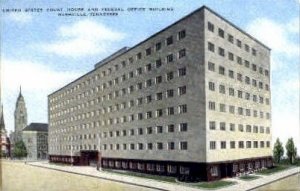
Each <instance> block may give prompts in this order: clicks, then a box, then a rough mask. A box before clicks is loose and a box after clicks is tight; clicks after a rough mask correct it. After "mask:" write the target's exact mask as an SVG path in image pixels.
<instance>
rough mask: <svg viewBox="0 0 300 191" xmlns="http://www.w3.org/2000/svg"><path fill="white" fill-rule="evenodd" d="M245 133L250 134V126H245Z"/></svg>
mask: <svg viewBox="0 0 300 191" xmlns="http://www.w3.org/2000/svg"><path fill="white" fill-rule="evenodd" d="M246 132H248V133H251V125H247V126H246Z"/></svg>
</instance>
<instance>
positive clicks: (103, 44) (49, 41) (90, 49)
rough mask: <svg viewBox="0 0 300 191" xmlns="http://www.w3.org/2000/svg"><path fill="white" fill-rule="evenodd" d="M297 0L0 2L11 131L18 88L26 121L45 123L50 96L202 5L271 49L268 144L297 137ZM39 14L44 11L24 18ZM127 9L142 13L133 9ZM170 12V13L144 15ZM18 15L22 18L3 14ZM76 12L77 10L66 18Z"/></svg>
mask: <svg viewBox="0 0 300 191" xmlns="http://www.w3.org/2000/svg"><path fill="white" fill-rule="evenodd" d="M299 3H300V1H299V0H264V1H261V0H251V1H246V0H184V1H183V0H153V1H146V0H143V1H142V0H134V1H133V0H127V1H122V0H101V1H99V0H87V1H84V2H82V1H78V0H74V1H66V0H63V1H62V0H60V1H57V0H53V1H51V2H45V1H37V0H34V1H30V0H27V1H26V2H25V1H15V0H2V1H1V4H0V6H1V13H0V14H1V15H0V16H1V17H0V18H1V22H0V32H1V33H0V34H1V40H0V43H1V52H0V53H1V54H0V55H1V58H0V59H1V65H2V66H1V78H2V98H3V100H2V102H3V106H4V115H5V116H4V117H5V123H6V128H7V130H8V131H11V130H13V129H14V109H15V104H16V100H17V96H18V94H19V87H20V86H22V94H23V96H24V98H25V102H26V106H27V112H28V123H31V122H46V123H47V121H48V119H47V117H48V114H47V96H48V95H49V94H51V93H52V92H54V91H55V90H57V89H59V88H60V87H62V86H64V85H66V84H67V83H69V82H71V81H73V80H74V79H76V78H78V77H80V76H82V75H83V74H85V73H87V72H88V71H90V70H92V69H93V67H94V64H96V63H97V62H99V61H100V60H102V59H103V58H105V57H107V56H109V55H110V54H112V53H113V52H115V51H117V50H119V49H120V48H122V47H124V46H129V47H132V46H134V45H135V44H137V43H139V42H140V41H142V40H144V39H145V38H147V37H148V36H150V35H151V34H153V33H155V32H158V31H159V30H161V29H163V28H165V27H166V26H168V25H170V24H172V23H173V22H175V21H177V20H178V19H180V18H182V17H183V16H185V15H187V14H189V13H190V12H192V11H193V10H195V9H197V8H199V7H201V6H203V5H206V6H208V7H209V8H211V9H212V10H214V11H215V12H217V13H219V14H220V15H222V16H223V17H225V18H226V19H227V20H229V21H231V22H232V23H234V24H235V25H237V26H238V27H240V28H241V29H243V30H245V31H246V32H247V33H249V34H251V35H252V36H254V37H255V38H257V39H258V40H260V41H261V42H263V43H264V44H266V45H267V46H268V47H270V48H271V49H272V51H271V90H272V99H271V100H272V129H273V132H272V134H273V141H274V140H275V139H276V138H277V137H279V138H280V140H281V141H282V142H284V145H285V143H286V140H287V139H288V138H289V137H293V138H294V140H295V142H296V145H297V147H298V153H300V149H299V148H300V139H299V136H300V135H299V134H300V130H299V71H300V70H299V65H300V64H299V60H300V55H299V52H300V50H299V46H300V45H299V44H300V42H299V41H300V40H299V11H300V10H299ZM27 8H37V9H38V8H42V9H43V11H42V12H25V9H27ZM48 8H52V9H60V8H63V12H66V10H67V8H84V9H85V10H87V9H88V8H122V9H123V11H120V12H118V15H117V16H69V17H67V16H58V12H55V11H52V12H49V11H47V9H48ZM131 8H146V11H133V10H132V9H131ZM149 8H171V11H160V10H158V11H149ZM7 9H21V12H17V13H13V12H7V11H5V10H7ZM69 13H81V12H78V11H77V12H69Z"/></svg>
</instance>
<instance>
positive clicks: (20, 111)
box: [13, 87, 27, 142]
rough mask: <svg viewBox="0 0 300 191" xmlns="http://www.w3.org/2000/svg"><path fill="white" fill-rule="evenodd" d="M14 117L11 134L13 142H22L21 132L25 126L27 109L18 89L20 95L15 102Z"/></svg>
mask: <svg viewBox="0 0 300 191" xmlns="http://www.w3.org/2000/svg"><path fill="white" fill-rule="evenodd" d="M14 117H15V131H14V133H13V137H14V140H13V141H14V142H18V141H21V140H22V130H23V129H24V128H25V127H26V126H27V109H26V104H25V100H24V97H23V95H22V90H21V87H20V93H19V96H18V98H17V102H16V109H15V113H14Z"/></svg>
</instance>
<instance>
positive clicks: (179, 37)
mask: <svg viewBox="0 0 300 191" xmlns="http://www.w3.org/2000/svg"><path fill="white" fill-rule="evenodd" d="M185 37H186V31H185V30H181V31H179V32H178V33H177V40H182V39H184V38H185ZM173 43H174V37H173V35H171V36H169V37H168V38H167V39H166V41H165V45H166V46H170V45H172V44H173ZM162 45H163V43H162V42H157V43H156V44H155V46H154V47H153V48H152V47H149V48H147V49H146V50H145V54H144V55H145V56H149V55H151V54H152V50H155V51H160V50H161V49H162ZM177 55H178V58H179V59H180V58H182V57H184V56H185V55H186V50H185V49H181V50H179V51H178V54H177ZM142 57H143V53H142V52H139V53H137V54H136V57H135V58H136V59H135V60H136V61H138V60H141V59H142ZM172 61H174V55H173V54H169V55H168V56H167V57H166V62H172ZM133 62H134V57H129V58H128V61H125V60H124V61H122V62H121V64H120V65H121V66H122V68H125V67H126V66H127V63H130V64H132V63H133ZM155 65H156V67H157V68H159V67H160V66H161V65H162V60H161V59H159V60H157V61H156V64H155ZM119 68H120V67H119V64H115V65H114V66H113V67H110V68H108V69H107V70H104V71H101V72H100V73H99V74H96V75H95V76H93V77H91V78H89V79H87V80H86V81H84V82H82V83H80V84H77V85H76V86H75V87H73V88H70V89H68V90H67V91H64V92H62V93H61V94H60V95H57V96H56V97H53V98H51V99H50V103H52V102H54V101H57V100H58V99H59V98H62V97H64V96H66V95H68V94H70V93H72V92H73V91H75V90H77V89H81V88H83V87H84V86H87V85H89V84H90V83H91V82H92V81H94V80H95V81H96V80H98V79H100V78H104V77H105V76H110V75H111V74H112V72H113V70H114V71H118V70H119ZM151 68H152V67H151V64H150V65H149V64H148V65H146V67H145V70H146V71H149V70H151ZM138 70H139V71H137V72H140V70H141V69H138ZM131 73H132V74H131ZM132 75H133V71H132V72H130V73H129V78H130V76H132ZM122 78H123V77H122Z"/></svg>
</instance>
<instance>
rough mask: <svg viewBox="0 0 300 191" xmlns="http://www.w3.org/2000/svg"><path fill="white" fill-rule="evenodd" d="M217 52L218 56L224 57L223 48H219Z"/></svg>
mask: <svg viewBox="0 0 300 191" xmlns="http://www.w3.org/2000/svg"><path fill="white" fill-rule="evenodd" d="M218 50H219V51H218V52H219V55H220V56H225V50H224V49H223V48H221V47H219V49H218Z"/></svg>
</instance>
